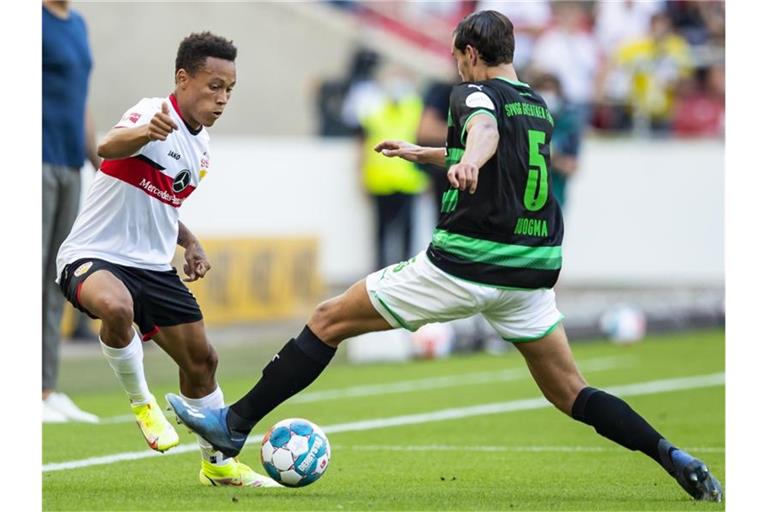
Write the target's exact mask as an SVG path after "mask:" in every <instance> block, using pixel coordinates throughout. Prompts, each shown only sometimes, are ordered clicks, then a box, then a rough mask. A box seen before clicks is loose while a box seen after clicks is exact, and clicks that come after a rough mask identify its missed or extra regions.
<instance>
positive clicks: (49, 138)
mask: <svg viewBox="0 0 768 512" xmlns="http://www.w3.org/2000/svg"><path fill="white" fill-rule="evenodd" d="M42 23H43V29H42V37H43V41H42V46H43V56H42V61H43V76H42V79H43V100H42V111H43V126H42V146H43V165H42V182H43V186H42V189H43V361H42V367H43V381H42V387H43V421H44V422H65V421H68V420H74V421H87V422H96V421H98V418H97V417H96V416H94V415H93V414H90V413H87V412H84V411H82V410H80V409H79V408H78V407H77V406H76V405H75V404H74V403H73V402H72V400H70V399H69V397H67V395H65V394H63V393H59V392H56V384H57V380H58V373H59V345H60V329H61V314H62V308H63V305H64V296H63V295H62V294H61V292H60V291H59V290H58V285H57V284H56V282H55V281H56V253H57V252H58V250H59V246H60V245H61V243H62V242H63V241H64V239H65V238H66V236H67V235H68V234H69V230H70V229H71V228H72V224H73V223H74V221H75V217H76V216H77V211H78V208H79V205H80V168H81V167H82V166H83V163H84V161H85V159H86V157H87V158H88V160H89V161H90V162H91V164H92V165H93V167H94V169H98V168H99V166H100V165H101V159H100V158H99V157H98V155H97V154H96V140H95V137H94V127H93V123H92V121H91V118H90V116H89V115H88V113H87V108H86V97H87V95H88V79H89V75H90V72H91V64H92V60H91V50H90V47H89V45H88V33H87V28H86V25H85V21H84V20H83V18H82V17H81V16H80V15H79V14H78V13H77V12H76V11H74V10H72V9H70V6H69V2H53V1H44V2H43V15H42Z"/></svg>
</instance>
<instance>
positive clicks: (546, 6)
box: [475, 0, 552, 73]
mask: <svg viewBox="0 0 768 512" xmlns="http://www.w3.org/2000/svg"><path fill="white" fill-rule="evenodd" d="M475 10H477V11H486V10H493V11H498V12H500V13H502V14H504V15H505V16H506V17H507V18H509V20H510V21H511V22H512V25H513V26H514V27H515V69H516V70H518V71H519V72H520V73H524V72H525V69H526V68H527V67H528V65H529V64H530V61H531V55H532V53H533V48H534V44H535V42H536V39H538V37H539V36H540V35H541V34H542V33H543V32H544V30H545V29H546V28H547V26H548V25H549V23H550V21H551V20H552V9H551V8H550V3H549V2H548V1H547V0H542V1H536V2H519V1H517V2H509V1H505V2H500V1H498V0H480V1H479V2H477V7H476V9H475Z"/></svg>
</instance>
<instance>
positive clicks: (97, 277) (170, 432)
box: [77, 270, 179, 452]
mask: <svg viewBox="0 0 768 512" xmlns="http://www.w3.org/2000/svg"><path fill="white" fill-rule="evenodd" d="M77 300H78V301H79V303H80V305H81V306H82V307H83V308H85V309H86V310H87V311H88V312H90V313H91V315H93V316H95V317H97V318H99V319H100V320H101V328H100V332H99V340H100V342H101V350H102V352H103V353H104V356H105V357H106V358H107V362H109V365H110V366H111V367H112V370H113V371H114V372H115V375H116V376H117V379H118V381H120V384H121V385H122V386H123V389H124V390H125V392H126V393H127V394H128V398H129V399H130V402H131V410H132V411H133V413H134V415H135V416H136V422H137V424H138V425H139V428H140V429H141V432H142V434H143V435H144V439H145V440H146V441H147V444H148V445H149V447H150V448H152V449H153V450H157V451H160V452H163V451H165V450H168V449H169V448H172V447H173V446H176V445H177V444H179V436H178V434H177V433H176V430H174V428H173V426H172V425H171V424H170V423H169V422H168V420H167V419H166V418H165V415H163V412H162V410H161V409H160V407H159V406H158V405H157V402H156V401H155V398H154V396H152V394H151V393H150V392H149V387H148V386H147V381H146V379H145V377H144V349H143V347H142V341H141V339H140V338H139V335H138V334H137V333H136V331H135V330H134V329H133V298H132V297H131V294H130V292H129V291H128V289H127V288H126V286H125V285H124V284H123V282H122V281H120V280H119V279H118V278H117V277H115V276H114V275H113V274H112V273H111V272H109V271H107V270H97V271H95V272H93V273H92V274H90V275H88V276H87V277H86V278H85V280H84V281H82V283H81V287H80V293H79V294H78V296H77Z"/></svg>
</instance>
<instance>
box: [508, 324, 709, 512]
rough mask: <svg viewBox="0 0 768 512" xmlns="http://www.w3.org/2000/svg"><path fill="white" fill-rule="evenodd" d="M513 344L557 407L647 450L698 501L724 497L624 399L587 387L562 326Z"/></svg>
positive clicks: (698, 466) (706, 474)
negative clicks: (542, 335)
mask: <svg viewBox="0 0 768 512" xmlns="http://www.w3.org/2000/svg"><path fill="white" fill-rule="evenodd" d="M515 346H516V347H517V348H518V349H519V350H520V352H521V353H522V354H523V356H524V357H525V361H526V364H527V365H528V368H529V369H530V372H531V375H533V378H534V379H535V380H536V383H537V384H538V386H539V388H540V389H541V391H542V393H543V394H544V396H545V397H546V398H547V400H549V401H550V402H552V404H553V405H554V406H555V407H557V408H558V409H559V410H561V411H562V412H564V413H565V414H567V415H569V416H571V417H573V419H575V420H578V421H581V422H583V423H586V424H587V425H591V426H592V427H594V428H595V430H596V431H597V433H599V434H600V435H602V436H604V437H606V438H608V439H610V440H611V441H614V442H616V443H618V444H620V445H621V446H624V447H625V448H628V449H630V450H639V451H641V452H643V453H645V454H646V455H648V456H649V457H651V458H652V459H653V460H655V461H656V462H658V463H659V464H660V465H661V466H662V467H663V468H664V469H665V470H666V471H667V472H669V473H670V474H671V475H672V476H674V477H675V479H676V480H677V481H678V483H679V484H680V486H681V487H683V489H685V491H686V492H688V494H690V495H691V496H693V497H694V498H695V499H697V500H706V501H720V500H721V498H722V490H721V487H720V484H719V482H718V481H717V479H715V477H714V476H713V475H711V474H710V472H709V470H708V469H707V467H706V466H705V465H704V463H702V462H701V461H699V460H698V459H695V458H694V457H692V456H691V455H689V454H688V453H686V452H684V451H683V450H680V449H678V448H677V447H675V446H674V445H672V444H671V443H670V442H669V441H667V440H666V439H665V438H664V437H663V436H662V435H661V434H659V433H658V432H657V431H656V430H655V429H654V428H653V427H652V426H651V425H649V424H648V422H647V421H645V420H644V419H643V418H642V417H641V416H640V415H639V414H637V413H636V412H635V411H634V410H633V409H632V408H631V407H630V406H629V405H628V404H627V403H626V402H624V401H623V400H622V399H620V398H618V397H615V396H613V395H611V394H608V393H606V392H604V391H600V390H598V389H595V388H592V387H589V386H587V383H586V381H585V380H584V378H583V377H582V376H581V374H580V373H579V370H578V368H577V367H576V363H575V361H574V359H573V354H572V353H571V349H570V346H569V345H568V340H567V338H566V335H565V329H564V328H563V326H562V324H561V325H558V326H557V328H555V329H554V330H553V331H552V332H551V333H550V334H549V335H547V336H545V337H543V338H541V339H539V340H537V341H532V342H524V343H517V344H516V345H515Z"/></svg>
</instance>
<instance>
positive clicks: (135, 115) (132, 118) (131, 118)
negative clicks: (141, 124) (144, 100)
mask: <svg viewBox="0 0 768 512" xmlns="http://www.w3.org/2000/svg"><path fill="white" fill-rule="evenodd" d="M140 117H141V114H139V113H138V112H131V113H130V114H128V120H129V121H130V122H132V123H135V122H136V121H138V120H139V118H140Z"/></svg>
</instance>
